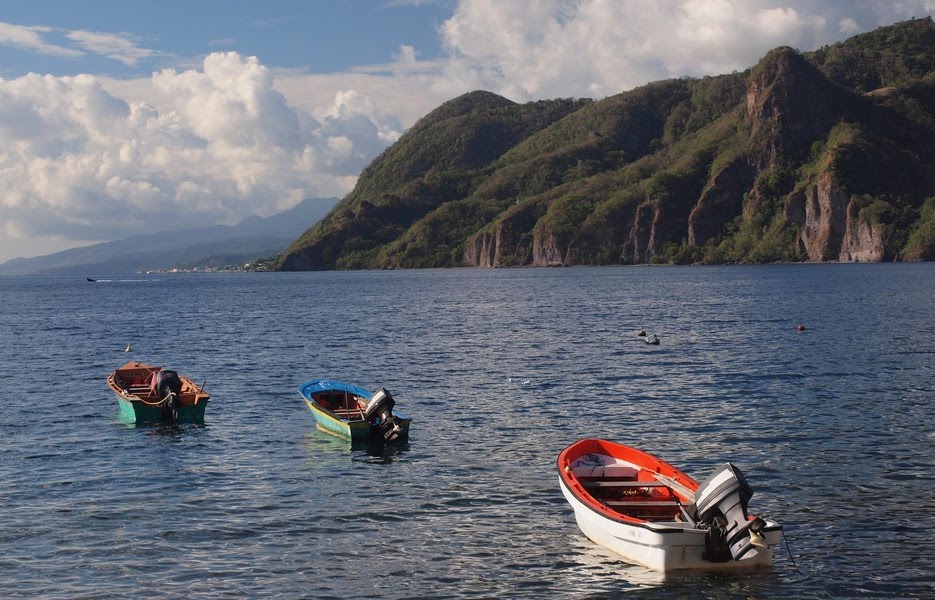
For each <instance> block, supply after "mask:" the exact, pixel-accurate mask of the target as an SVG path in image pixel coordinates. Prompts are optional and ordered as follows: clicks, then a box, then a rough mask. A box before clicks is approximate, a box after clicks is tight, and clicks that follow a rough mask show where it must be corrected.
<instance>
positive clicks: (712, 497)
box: [695, 463, 765, 561]
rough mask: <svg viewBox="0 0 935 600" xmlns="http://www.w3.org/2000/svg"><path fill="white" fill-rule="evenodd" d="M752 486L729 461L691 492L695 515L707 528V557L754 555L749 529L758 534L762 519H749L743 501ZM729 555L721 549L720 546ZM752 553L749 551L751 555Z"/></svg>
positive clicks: (748, 494)
mask: <svg viewBox="0 0 935 600" xmlns="http://www.w3.org/2000/svg"><path fill="white" fill-rule="evenodd" d="M752 496H753V488H751V487H750V485H749V484H748V483H747V480H746V479H745V478H744V476H743V473H741V472H740V469H738V468H737V467H735V466H734V465H732V464H731V463H724V464H723V465H721V466H720V467H719V468H718V469H717V470H716V471H715V472H714V473H713V474H712V475H711V476H710V477H708V478H707V479H705V480H704V481H703V482H702V483H701V485H699V486H698V490H697V491H696V492H695V516H696V520H697V521H698V522H699V523H702V524H704V525H707V526H708V528H709V537H710V538H711V539H710V543H709V545H708V550H709V552H708V554H709V560H713V561H722V560H729V559H730V557H733V559H734V560H740V559H741V558H744V557H748V558H750V557H753V556H756V555H757V550H756V548H755V547H754V542H753V538H752V536H751V535H750V533H751V532H753V533H754V534H759V531H760V530H761V529H762V528H763V526H764V525H765V522H764V521H763V519H761V518H759V517H756V518H755V519H752V520H751V519H750V518H749V517H748V515H747V504H748V503H749V502H750V498H751V497H752ZM725 544H726V546H727V548H728V549H729V550H730V555H729V556H728V555H726V553H724V552H723V548H724V545H725ZM751 552H752V554H751Z"/></svg>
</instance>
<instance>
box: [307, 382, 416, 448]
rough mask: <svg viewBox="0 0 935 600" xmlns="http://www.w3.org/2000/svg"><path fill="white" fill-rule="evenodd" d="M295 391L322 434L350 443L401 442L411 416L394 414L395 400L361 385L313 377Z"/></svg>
mask: <svg viewBox="0 0 935 600" xmlns="http://www.w3.org/2000/svg"><path fill="white" fill-rule="evenodd" d="M299 393H300V394H302V397H303V398H304V399H305V404H306V405H307V406H308V408H309V410H310V411H312V414H313V415H314V416H315V425H316V427H318V429H320V430H322V431H324V432H325V433H330V434H331V435H335V436H338V437H340V438H343V439H345V440H348V441H350V442H351V443H357V442H368V443H370V442H378V443H380V442H405V441H408V439H409V425H410V424H411V423H412V419H410V418H409V417H407V416H405V415H402V414H399V413H396V414H393V406H395V404H396V401H395V400H393V397H392V396H391V395H390V393H389V392H388V391H387V390H386V389H384V388H380V389H379V390H377V392H376V393H374V394H371V393H370V392H368V391H367V390H365V389H364V388H362V387H359V386H356V385H353V384H350V383H344V382H343V381H330V380H327V379H313V380H311V381H307V382H305V383H303V384H302V385H300V386H299Z"/></svg>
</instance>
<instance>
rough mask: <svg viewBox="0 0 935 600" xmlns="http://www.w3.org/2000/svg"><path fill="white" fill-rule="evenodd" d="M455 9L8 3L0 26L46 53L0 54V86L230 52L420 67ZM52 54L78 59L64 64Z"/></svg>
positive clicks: (318, 68) (267, 58)
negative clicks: (88, 42) (123, 53)
mask: <svg viewBox="0 0 935 600" xmlns="http://www.w3.org/2000/svg"><path fill="white" fill-rule="evenodd" d="M453 6H454V3H452V2H434V3H433V2H423V3H415V2H364V1H348V2H337V1H336V2H314V1H305V2H283V1H276V0H265V1H263V2H257V1H255V0H252V1H243V0H195V1H192V0H186V1H178V0H160V1H158V2H141V1H138V0H125V1H123V2H113V1H111V0H83V1H75V0H59V1H55V2H50V1H43V0H37V1H26V2H9V3H5V5H4V6H3V8H2V9H0V21H3V22H5V23H8V24H11V25H17V26H27V27H29V26H38V27H43V28H49V31H41V32H39V33H40V36H41V39H42V41H43V42H44V43H45V44H46V45H47V46H48V48H46V49H42V48H38V47H35V48H34V49H33V51H29V50H28V49H27V48H26V47H23V46H19V47H17V46H11V45H4V46H0V76H3V77H4V78H10V77H16V76H19V75H23V74H25V73H27V72H30V71H32V72H36V73H42V74H51V75H56V76H64V75H77V74H79V73H95V74H98V75H110V76H116V77H148V76H149V75H150V74H151V73H152V71H154V70H158V69H161V68H164V67H166V66H176V65H186V64H192V63H197V61H199V60H200V58H201V57H203V56H204V55H206V54H209V53H211V52H218V51H228V50H233V51H236V52H239V53H241V54H244V55H248V56H259V57H262V60H263V62H264V64H267V65H270V66H275V67H277V68H283V69H297V70H302V71H308V72H319V73H332V72H339V71H343V70H347V69H353V68H354V67H357V66H360V65H369V64H380V63H386V62H389V61H390V60H391V58H392V56H393V55H394V54H396V53H397V52H398V51H399V48H400V46H402V45H410V46H413V47H415V48H417V49H418V50H419V52H420V54H422V55H423V56H424V57H426V58H428V59H432V58H435V57H437V56H438V55H439V54H440V51H441V48H440V39H439V36H438V35H437V34H436V32H435V29H436V28H437V26H439V25H440V24H441V23H442V22H443V21H444V20H445V19H447V18H448V17H449V16H451V13H452V7H453ZM76 31H82V32H94V33H99V34H106V35H109V36H114V37H116V38H121V39H123V40H125V41H126V42H127V43H128V44H130V45H131V47H133V48H135V49H137V50H139V54H140V56H139V57H138V58H137V59H136V60H135V61H134V63H133V64H125V63H124V62H122V61H120V60H118V59H115V58H111V57H108V56H106V55H105V54H104V53H102V52H101V51H95V50H92V49H88V48H87V47H86V46H83V45H82V43H81V41H80V40H78V39H71V38H69V34H71V33H73V32H76ZM57 49H61V50H64V51H72V52H75V53H78V52H80V53H81V54H74V55H70V56H69V55H64V54H65V53H64V52H61V53H58V52H57Z"/></svg>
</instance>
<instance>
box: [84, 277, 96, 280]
mask: <svg viewBox="0 0 935 600" xmlns="http://www.w3.org/2000/svg"><path fill="white" fill-rule="evenodd" d="M85 279H87V280H88V281H97V279H94V278H93V277H86V278H85Z"/></svg>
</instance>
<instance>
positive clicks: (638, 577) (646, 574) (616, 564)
mask: <svg viewBox="0 0 935 600" xmlns="http://www.w3.org/2000/svg"><path fill="white" fill-rule="evenodd" d="M569 550H570V551H571V554H570V555H569V556H568V559H569V560H570V561H573V562H576V563H578V565H579V567H580V569H573V571H574V575H575V577H576V578H579V579H580V578H582V577H583V578H585V579H590V578H591V577H593V578H595V579H607V580H608V581H610V580H613V581H616V582H618V583H620V584H630V585H631V586H633V587H637V588H651V587H658V586H661V585H663V584H664V583H666V582H667V581H672V580H673V579H676V580H677V579H679V578H682V577H685V576H687V575H690V573H686V572H672V573H665V572H664V571H655V570H653V569H649V568H647V567H644V566H643V565H638V564H633V563H628V562H626V561H625V560H623V558H622V557H621V556H620V555H619V554H617V553H615V552H613V551H611V550H608V549H607V548H604V547H603V546H598V545H597V544H595V543H594V542H592V541H591V540H589V539H588V538H587V537H584V536H582V535H575V536H574V537H572V538H571V539H570V540H569ZM580 584H581V582H580V581H578V582H577V583H576V585H580ZM621 587H622V588H626V587H628V586H626V585H622V586H621Z"/></svg>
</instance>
